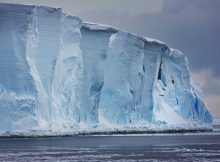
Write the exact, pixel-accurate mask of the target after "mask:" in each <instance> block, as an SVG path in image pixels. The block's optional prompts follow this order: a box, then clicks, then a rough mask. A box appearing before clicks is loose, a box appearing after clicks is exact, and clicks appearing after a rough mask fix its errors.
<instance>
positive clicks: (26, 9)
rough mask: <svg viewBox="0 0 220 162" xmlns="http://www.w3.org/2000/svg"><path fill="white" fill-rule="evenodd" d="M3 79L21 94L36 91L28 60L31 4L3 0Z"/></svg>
mask: <svg viewBox="0 0 220 162" xmlns="http://www.w3.org/2000/svg"><path fill="white" fill-rule="evenodd" d="M0 9H1V12H0V30H1V32H0V35H1V36H0V56H1V57H0V74H1V77H0V83H1V84H2V86H4V88H5V89H7V90H8V91H13V92H15V93H17V94H19V95H29V94H30V95H35V94H36V89H35V86H34V84H33V78H32V76H31V75H30V73H29V69H30V67H29V65H28V62H27V60H26V41H27V39H26V37H27V30H28V23H27V21H28V16H29V14H30V13H31V9H32V7H30V6H20V7H17V6H11V5H7V4H0Z"/></svg>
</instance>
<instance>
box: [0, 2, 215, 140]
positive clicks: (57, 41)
mask: <svg viewBox="0 0 220 162" xmlns="http://www.w3.org/2000/svg"><path fill="white" fill-rule="evenodd" d="M0 31H1V32H0V136H8V135H9V136H10V135H25V136H34V135H68V134H71V135H72V134H80V133H88V134H89V133H97V132H99V133H100V132H101V133H106V132H115V133H117V132H151V131H155V132H160V131H170V130H171V131H172V130H173V131H179V130H209V129H211V123H212V115H211V113H210V111H209V109H208V108H207V106H206V105H205V102H204V99H203V94H202V93H201V90H200V89H199V88H198V87H197V86H196V85H195V83H194V82H193V80H192V79H191V77H190V70H189V65H188V60H187V58H186V57H185V56H184V55H183V54H182V53H181V52H180V51H179V50H176V49H172V48H170V47H168V45H166V44H165V43H163V42H161V41H158V40H155V39H151V38H146V37H141V36H137V35H135V34H132V33H129V32H124V31H121V30H119V29H116V28H114V27H110V26H106V25H100V24H94V23H87V22H83V21H82V20H81V19H80V18H79V17H77V16H71V15H67V14H65V13H63V12H62V9H60V8H51V7H44V6H33V5H19V4H3V3H1V4H0Z"/></svg>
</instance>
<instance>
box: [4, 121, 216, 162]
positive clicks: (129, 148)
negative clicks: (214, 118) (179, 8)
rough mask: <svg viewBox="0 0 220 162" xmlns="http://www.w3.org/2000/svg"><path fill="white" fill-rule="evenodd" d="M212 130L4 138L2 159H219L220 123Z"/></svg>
mask: <svg viewBox="0 0 220 162" xmlns="http://www.w3.org/2000/svg"><path fill="white" fill-rule="evenodd" d="M213 128H214V131H213V132H203V133H184V134H180V133H178V134H150V135H149V134H141V135H112V136H74V137H50V138H1V139H0V161H27V162H29V161H120V162H121V161H186V162H188V161H198V162H202V161H219V162H220V125H219V124H216V125H213Z"/></svg>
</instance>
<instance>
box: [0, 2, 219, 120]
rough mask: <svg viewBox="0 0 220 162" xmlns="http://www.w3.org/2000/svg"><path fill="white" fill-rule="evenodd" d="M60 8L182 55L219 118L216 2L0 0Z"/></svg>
mask: <svg viewBox="0 0 220 162" xmlns="http://www.w3.org/2000/svg"><path fill="white" fill-rule="evenodd" d="M0 2H6V3H19V4H36V5H47V6H52V7H59V8H63V11H64V12H67V13H68V14H72V15H77V16H79V17H81V18H82V19H83V20H84V21H90V22H96V23H102V24H107V25H111V26H115V27H117V28H119V29H121V30H126V31H129V32H132V33H136V34H138V35H141V36H145V37H152V38H156V39H159V40H161V41H163V42H166V43H167V44H168V45H169V46H170V47H173V48H177V49H179V50H181V51H182V52H183V53H184V54H185V55H186V56H187V57H188V58H189V62H190V68H191V72H192V76H193V78H194V80H195V82H196V83H197V84H199V86H200V87H201V88H202V90H203V92H204V94H205V95H204V96H205V100H206V102H207V104H208V106H209V107H210V109H211V112H212V114H213V115H214V116H215V117H220V52H219V51H220V0H0Z"/></svg>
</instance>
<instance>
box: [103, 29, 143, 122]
mask: <svg viewBox="0 0 220 162" xmlns="http://www.w3.org/2000/svg"><path fill="white" fill-rule="evenodd" d="M143 47H144V42H143V41H142V40H140V39H138V38H137V37H134V36H133V35H131V34H128V33H124V32H117V33H116V34H113V35H112V36H111V39H110V43H109V49H108V53H107V59H106V66H105V67H104V85H103V88H102V92H101V97H100V104H99V109H100V110H99V111H100V115H101V116H103V117H104V118H105V119H106V120H107V121H109V122H110V123H114V124H122V125H123V124H128V123H132V122H135V121H137V120H138V117H137V115H138V113H139V112H140V111H138V110H136V106H137V104H138V102H139V94H138V93H139V91H140V88H141V81H142V70H143V66H142V65H143V57H144V54H143ZM136 111H138V112H136Z"/></svg>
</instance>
